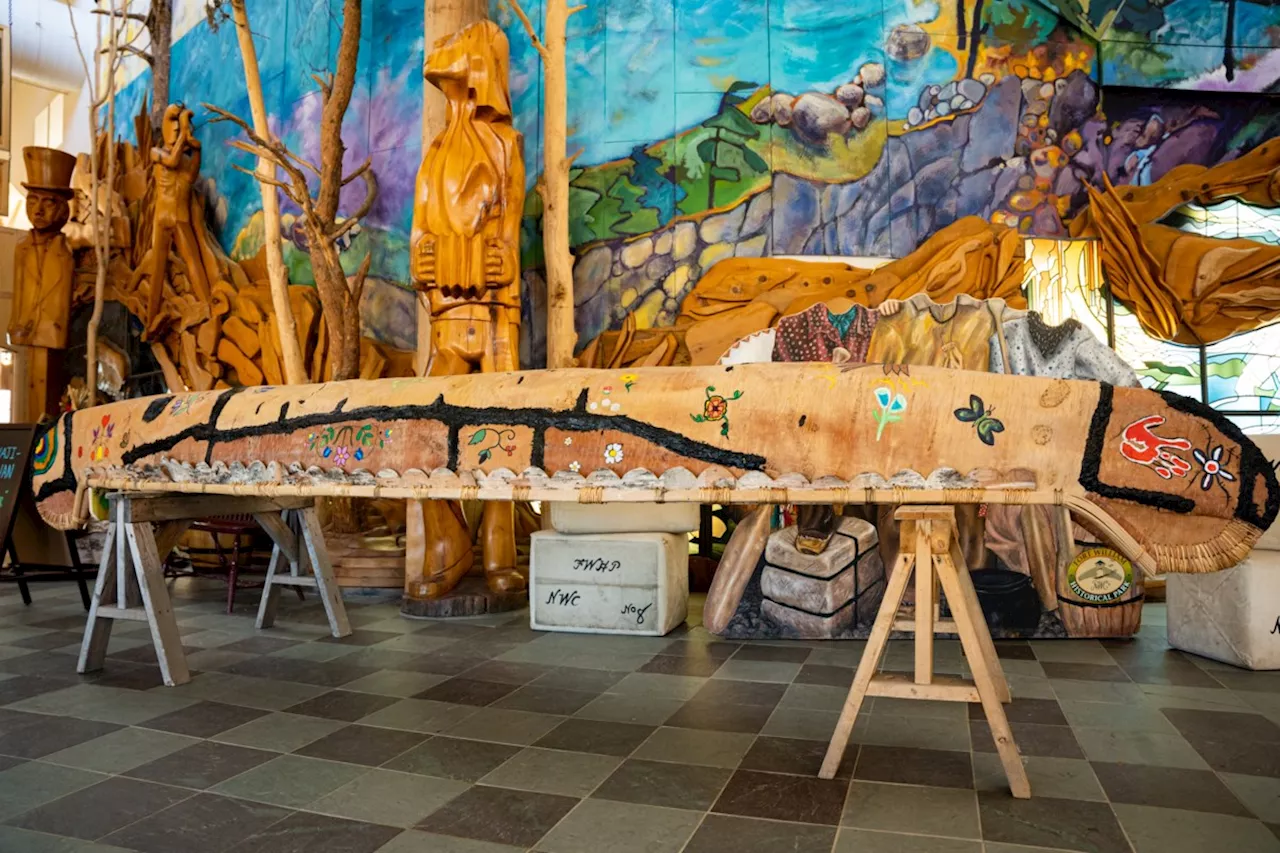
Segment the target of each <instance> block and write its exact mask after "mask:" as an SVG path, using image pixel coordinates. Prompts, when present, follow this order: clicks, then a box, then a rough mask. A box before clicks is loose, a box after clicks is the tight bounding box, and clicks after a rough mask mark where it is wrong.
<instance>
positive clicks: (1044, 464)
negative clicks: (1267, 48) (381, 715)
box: [33, 364, 1280, 572]
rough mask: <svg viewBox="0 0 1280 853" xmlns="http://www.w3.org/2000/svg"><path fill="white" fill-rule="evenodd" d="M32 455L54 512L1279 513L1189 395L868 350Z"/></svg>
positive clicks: (1183, 527)
mask: <svg viewBox="0 0 1280 853" xmlns="http://www.w3.org/2000/svg"><path fill="white" fill-rule="evenodd" d="M908 378H909V379H910V382H909V383H906V385H905V386H904V388H903V390H902V391H901V392H900V393H902V394H903V397H904V398H905V405H904V407H903V409H902V412H901V415H902V417H901V418H899V419H898V420H897V421H895V422H893V423H890V424H889V425H888V426H887V427H886V428H885V429H884V430H883V431H881V435H880V440H879V441H877V440H876V432H877V429H878V425H877V424H876V422H875V420H874V419H873V418H872V417H871V412H872V411H873V410H874V407H875V401H876V399H877V397H878V394H877V391H878V389H880V388H882V387H884V386H885V385H886V384H888V385H892V384H893V383H894V381H895V380H901V379H908ZM979 403H980V404H982V405H983V406H985V407H986V410H987V411H988V412H989V411H990V408H991V407H992V406H995V407H996V409H997V412H998V415H999V418H1000V426H1002V427H1003V429H1001V430H995V429H994V425H993V424H991V423H985V424H984V422H983V421H982V420H981V419H980V418H979V419H977V420H974V419H971V418H964V417H961V416H959V415H957V414H956V413H957V412H961V411H971V410H972V408H973V407H974V406H975V404H979ZM989 438H990V439H993V440H990V441H988V440H987V439H989ZM34 456H35V457H36V458H35V460H34V463H33V464H34V479H35V489H36V497H37V501H38V504H39V508H40V512H41V514H42V515H43V516H44V518H45V519H46V520H47V521H48V522H49V523H51V524H53V525H54V526H56V527H60V528H68V527H72V526H75V525H76V524H77V523H79V521H80V520H81V519H82V518H83V499H84V497H85V496H86V490H87V489H89V488H90V487H93V488H98V489H106V490H134V491H156V492H208V493H222V494H265V495H299V494H302V495H347V496H361V497H385V498H418V499H480V500H496V501H509V500H513V499H515V500H577V501H584V502H601V501H606V502H614V501H622V502H628V501H688V502H696V503H720V504H724V503H747V504H758V503H838V504H853V503H898V504H900V503H928V504H938V503H953V504H972V503H988V504H990V503H1011V504H1030V505H1035V504H1049V505H1064V506H1068V507H1070V509H1071V510H1072V512H1073V513H1074V514H1075V516H1076V517H1077V518H1078V519H1081V520H1082V521H1083V522H1084V523H1086V524H1088V525H1089V526H1090V527H1092V528H1094V529H1095V530H1096V532H1098V533H1099V534H1100V535H1102V536H1104V537H1105V538H1107V539H1109V540H1110V541H1111V542H1113V543H1114V545H1115V546H1116V547H1117V548H1118V549H1120V550H1121V551H1123V552H1124V553H1125V554H1126V555H1127V556H1128V557H1129V558H1130V559H1131V560H1133V561H1134V562H1135V563H1137V564H1138V565H1140V566H1143V567H1145V568H1147V569H1149V570H1153V571H1180V572H1208V571H1217V570H1220V569H1224V568H1227V567H1229V566H1232V565H1234V564H1235V563H1237V562H1239V561H1240V560H1241V559H1243V558H1244V557H1245V556H1246V555H1247V554H1248V552H1249V550H1250V548H1251V547H1252V546H1253V544H1254V542H1256V541H1257V539H1258V537H1259V536H1261V534H1262V531H1263V530H1265V529H1266V528H1267V527H1269V526H1270V524H1271V523H1272V521H1274V520H1275V516H1276V514H1277V510H1280V484H1278V483H1277V481H1276V475H1275V472H1274V471H1273V470H1272V468H1271V466H1270V464H1269V463H1268V462H1267V461H1266V459H1265V458H1264V457H1263V455H1262V453H1261V452H1260V451H1259V450H1258V448H1257V447H1256V446H1255V445H1254V444H1253V443H1252V442H1251V441H1250V440H1249V439H1248V438H1247V437H1246V436H1245V435H1244V434H1242V433H1241V432H1240V430H1239V428H1237V427H1236V426H1235V425H1234V424H1232V423H1231V422H1230V421H1229V420H1228V419H1227V418H1225V417H1224V416H1222V415H1220V414H1218V413H1217V412H1215V411H1213V410H1212V409H1210V408H1209V407H1207V406H1205V405H1203V404H1202V403H1198V402H1196V401H1193V400H1190V399H1187V398H1184V397H1180V396H1178V395H1176V394H1170V393H1158V392H1155V391H1148V390H1145V389H1141V388H1114V387H1112V386H1110V385H1106V384H1102V383H1097V382H1085V381H1071V380H1065V379H1041V378H1037V377H1023V376H1004V375H1000V374H990V373H976V372H972V371H955V370H947V369H944V368H928V367H920V368H915V367H913V368H910V369H909V370H906V369H903V368H901V367H894V366H887V367H886V366H882V365H878V364H872V365H857V366H852V367H847V368H845V369H841V368H840V367H837V366H834V365H828V364H797V365H787V364H767V365H741V366H737V367H700V368H652V369H646V368H641V369H636V370H633V371H628V372H627V373H626V374H625V377H624V375H620V374H618V373H617V372H615V371H599V370H581V369H574V370H563V371H561V370H557V371H535V372H525V373H495V374H482V375H478V376H477V375H473V376H457V377H428V378H422V379H383V380H378V381H372V382H370V381H352V382H330V383H327V384H324V385H311V386H288V387H281V388H271V387H264V388H255V389H244V390H240V389H231V390H227V391H221V392H209V393H203V394H190V395H181V396H177V397H174V396H165V397H155V398H150V399H141V400H128V401H124V402H120V403H113V404H110V405H106V406H98V407H95V408H92V409H86V410H83V411H79V412H72V413H69V414H66V415H64V416H63V418H62V419H61V420H60V421H59V422H58V423H57V424H56V425H55V426H54V427H53V428H51V429H50V430H49V431H47V432H46V433H45V434H44V436H43V438H42V441H41V442H40V445H39V447H38V449H37V452H36V453H35V454H34ZM893 472H899V473H896V474H895V473H893ZM914 472H921V473H914ZM957 472H962V473H957ZM885 474H888V475H889V477H890V478H888V479H887V478H886V477H885V476H884V475H885ZM984 483H985V485H983V484H984Z"/></svg>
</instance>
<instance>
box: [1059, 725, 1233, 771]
mask: <svg viewBox="0 0 1280 853" xmlns="http://www.w3.org/2000/svg"><path fill="white" fill-rule="evenodd" d="M1072 731H1073V732H1074V733H1075V736H1076V741H1077V742H1078V743H1079V744H1080V748H1081V749H1083V750H1084V755H1085V758H1088V759H1089V760H1090V761H1120V762H1124V763H1127V764H1152V765H1155V766H1158V767H1186V768H1190V769H1192V770H1207V769H1208V768H1209V765H1208V764H1207V763H1206V762H1205V760H1204V759H1203V758H1201V757H1200V754H1199V753H1197V752H1196V751H1195V749H1193V748H1192V746H1191V744H1189V743H1187V741H1186V739H1185V738H1183V737H1182V736H1181V735H1166V734H1149V733H1147V732H1118V731H1114V730H1112V729H1084V728H1079V729H1073V730H1072Z"/></svg>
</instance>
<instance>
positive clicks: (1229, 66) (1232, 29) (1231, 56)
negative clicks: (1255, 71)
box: [1219, 0, 1280, 80]
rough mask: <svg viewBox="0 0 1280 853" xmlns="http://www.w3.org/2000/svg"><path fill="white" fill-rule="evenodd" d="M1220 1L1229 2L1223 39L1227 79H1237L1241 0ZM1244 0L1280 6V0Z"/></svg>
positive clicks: (1223, 59)
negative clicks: (1237, 21) (1237, 24)
mask: <svg viewBox="0 0 1280 853" xmlns="http://www.w3.org/2000/svg"><path fill="white" fill-rule="evenodd" d="M1219 2H1225V3H1226V4H1227V28H1226V33H1225V35H1224V37H1223V39H1222V43H1223V48H1222V51H1223V52H1222V67H1223V68H1224V69H1225V70H1226V73H1227V79H1228V80H1234V79H1236V54H1235V40H1236V13H1237V11H1238V9H1237V8H1236V7H1237V4H1238V3H1239V2H1241V0H1219ZM1243 2H1245V3H1252V4H1253V5H1255V6H1266V7H1268V8H1272V9H1274V8H1275V7H1277V6H1280V0H1243Z"/></svg>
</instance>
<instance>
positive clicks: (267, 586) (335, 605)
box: [254, 507, 351, 637]
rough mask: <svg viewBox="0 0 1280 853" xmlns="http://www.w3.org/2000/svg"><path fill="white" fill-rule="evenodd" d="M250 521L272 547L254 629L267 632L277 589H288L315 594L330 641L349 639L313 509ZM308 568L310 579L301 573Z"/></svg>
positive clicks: (273, 616) (344, 612) (272, 619)
mask: <svg viewBox="0 0 1280 853" xmlns="http://www.w3.org/2000/svg"><path fill="white" fill-rule="evenodd" d="M254 517H255V518H257V520H258V523H259V524H260V525H262V528H263V529H264V530H266V531H267V533H268V534H269V535H270V536H271V541H272V542H274V543H275V544H274V547H272V549H271V562H270V563H269V564H268V566H267V579H266V581H265V582H264V583H263V586H262V602H261V603H260V604H259V605H258V619H257V622H256V624H257V627H258V628H259V629H262V628H270V627H271V626H272V625H273V624H274V623H275V619H276V608H277V606H278V604H279V600H280V587H282V586H291V587H294V588H295V589H304V588H310V589H314V590H316V592H318V593H319V594H320V599H321V601H323V602H324V612H325V615H326V616H327V617H328V618H329V632H330V633H331V634H332V635H333V636H334V637H346V636H349V635H350V634H351V624H350V622H348V620H347V610H346V607H344V606H343V603H342V593H341V591H340V590H339V589H338V581H337V579H336V578H335V577H334V575H333V563H332V562H331V561H330V559H329V549H328V548H327V547H326V545H325V541H324V534H323V533H322V532H321V530H320V519H319V517H318V516H317V515H316V510H315V507H306V508H304V509H299V510H288V511H286V512H283V513H266V512H263V513H257V514H255V516H254ZM283 564H287V565H288V567H289V571H288V574H284V573H282V571H281V568H282V565H283ZM308 566H309V567H310V568H311V571H312V572H313V574H312V575H311V576H310V577H308V576H307V575H306V571H305V570H306V568H307V567H308Z"/></svg>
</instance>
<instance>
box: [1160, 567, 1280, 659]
mask: <svg viewBox="0 0 1280 853" xmlns="http://www.w3.org/2000/svg"><path fill="white" fill-rule="evenodd" d="M1165 584H1166V585H1165V590H1166V595H1167V598H1168V603H1169V614H1168V615H1169V628H1168V636H1169V645H1171V646H1173V647H1174V648H1175V649H1181V650H1182V651H1184V652H1191V653H1192V654H1197V655H1203V656H1204V657H1207V658H1213V659H1214V660H1220V661H1222V662H1224V663H1229V664H1234V665H1235V666H1241V667H1244V668H1246V669H1280V551H1259V550H1254V552H1253V553H1252V554H1250V555H1249V558H1248V559H1247V560H1245V561H1244V562H1243V563H1240V564H1239V565H1238V566H1234V567H1232V568H1230V569H1227V570H1226V571H1222V572H1214V573H1212V574H1203V575H1183V574H1169V575H1166V576H1165Z"/></svg>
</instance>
